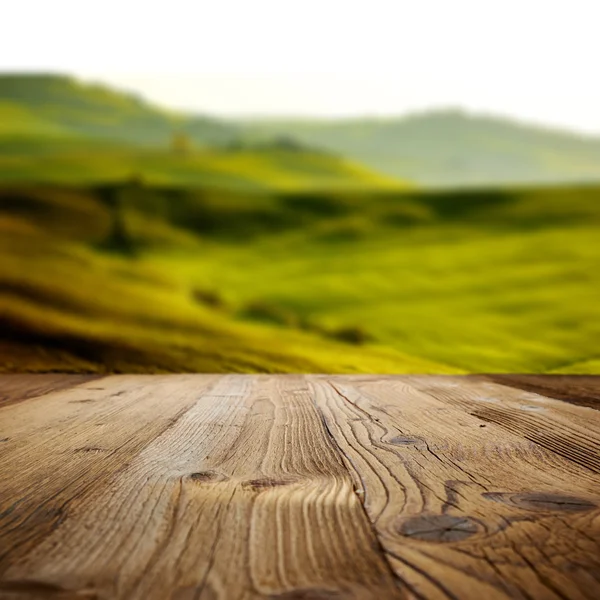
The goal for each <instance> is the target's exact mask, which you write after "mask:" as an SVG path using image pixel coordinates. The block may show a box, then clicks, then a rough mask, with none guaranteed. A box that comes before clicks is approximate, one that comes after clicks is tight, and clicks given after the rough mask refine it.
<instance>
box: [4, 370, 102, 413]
mask: <svg viewBox="0 0 600 600" xmlns="http://www.w3.org/2000/svg"><path fill="white" fill-rule="evenodd" d="M100 377H101V375H73V374H64V373H51V374H37V373H35V374H29V375H21V374H10V375H0V408H2V407H3V406H8V405H9V404H14V403H15V402H21V401H23V400H27V399H28V398H34V397H35V396H43V395H45V394H49V393H50V392H55V391H59V390H64V389H68V388H71V387H75V386H77V385H80V384H82V383H86V382H88V381H93V380H94V379H99V378H100Z"/></svg>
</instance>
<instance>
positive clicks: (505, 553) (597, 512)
mask: <svg viewBox="0 0 600 600" xmlns="http://www.w3.org/2000/svg"><path fill="white" fill-rule="evenodd" d="M457 381H459V382H461V383H458V384H457ZM408 382H410V385H409V383H408ZM463 382H464V379H460V378H456V379H455V380H454V381H452V380H450V379H446V380H445V384H443V385H442V384H441V383H440V381H439V380H436V381H432V380H430V379H428V378H419V377H414V378H410V377H409V378H402V377H375V376H372V377H362V376H361V377H360V378H353V377H325V376H322V377H313V378H311V383H312V385H313V387H314V390H315V395H316V402H317V405H318V407H319V409H320V410H321V411H322V413H323V416H324V419H325V423H326V425H327V428H328V430H329V432H330V434H331V436H332V437H333V438H334V440H335V442H336V443H337V445H338V447H339V448H340V450H341V451H342V452H343V454H344V456H345V457H346V464H347V467H348V469H349V470H350V471H351V472H353V474H354V478H355V485H356V486H357V487H359V488H360V490H362V492H359V493H362V494H363V498H364V504H365V509H366V511H367V513H368V515H369V517H370V519H371V521H372V522H373V524H374V526H375V527H376V529H377V531H378V534H379V537H380V540H381V543H382V546H383V548H384V550H385V551H386V553H387V555H388V557H389V558H390V561H391V564H392V566H393V568H394V569H395V571H396V573H397V574H398V575H399V576H400V577H401V579H402V580H403V581H405V582H406V583H407V584H408V585H409V586H410V588H411V590H412V592H413V594H414V595H415V596H416V597H422V598H432V599H437V598H461V599H462V598H466V599H470V598H474V599H479V598H481V597H486V598H490V599H495V598H523V599H533V598H535V599H537V598H548V599H557V600H559V599H562V600H564V599H565V598H577V599H583V598H588V599H590V600H591V599H593V598H597V597H598V596H599V595H600V509H599V506H600V476H599V475H598V474H597V473H596V472H595V471H594V470H590V469H589V465H588V464H586V461H582V460H579V461H574V462H571V461H570V460H569V459H568V458H565V457H563V456H562V455H561V454H560V453H559V454H557V453H555V452H553V451H551V450H549V449H547V448H545V447H542V446H540V445H539V444H538V443H535V442H534V441H531V440H529V439H525V437H524V436H523V435H521V433H522V431H521V430H520V429H519V427H517V426H515V427H514V428H513V430H512V431H510V430H509V428H506V427H504V426H503V425H501V424H497V423H496V422H495V421H494V420H488V421H485V422H484V421H482V420H481V419H480V418H479V417H477V416H474V415H473V414H470V413H471V412H472V411H471V410H470V409H471V404H470V403H471V402H473V401H474V400H473V399H472V398H470V397H467V398H464V397H463V396H462V392H463V388H462V383H463ZM435 383H437V387H436V389H437V392H436V393H435V394H433V395H432V393H433V392H432V387H435V386H434V384H435ZM419 386H421V387H422V389H421V390H419V389H417V388H418V387H419ZM440 386H441V387H444V386H445V387H444V394H445V395H444V396H443V397H442V396H441V394H440V393H439V389H438V388H439V387H440ZM497 387H498V388H500V387H503V386H497ZM430 392H432V393H430ZM488 392H489V390H488ZM488 395H489V393H488ZM467 396H468V394H467ZM490 404H494V406H496V404H495V403H493V402H490ZM498 404H499V405H500V406H502V402H501V401H500V402H498ZM569 408H570V409H577V407H569ZM506 409H507V410H512V409H511V408H510V407H507V408H506ZM581 410H583V411H585V410H586V409H581ZM546 411H547V412H548V413H551V414H552V418H548V417H547V422H550V423H553V422H554V421H556V422H559V421H562V420H564V421H567V419H566V418H564V415H559V414H554V412H553V411H554V408H553V407H549V408H547V409H546ZM522 412H527V411H522ZM590 412H594V411H590ZM527 414H528V413H527ZM594 414H598V413H594ZM553 420H554V421H553ZM566 425H568V423H566ZM570 426H571V427H572V430H571V431H575V430H577V432H578V433H577V435H575V433H569V434H568V436H570V437H572V438H573V442H574V443H575V444H576V445H577V444H584V445H585V447H586V448H587V449H588V451H589V450H590V449H593V448H594V447H595V446H594V444H595V441H594V440H595V433H586V434H585V436H584V437H585V440H584V441H583V442H582V441H581V435H580V434H581V433H582V432H581V431H580V430H579V424H576V425H572V424H571V425H570ZM526 429H527V431H529V430H530V429H531V426H530V425H527V427H526ZM554 433H555V431H554V428H553V429H552V434H554ZM581 447H583V446H581ZM588 462H590V464H593V461H588Z"/></svg>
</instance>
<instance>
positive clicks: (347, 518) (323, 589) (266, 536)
mask: <svg viewBox="0 0 600 600" xmlns="http://www.w3.org/2000/svg"><path fill="white" fill-rule="evenodd" d="M136 379H137V378H136ZM110 381H112V378H111V380H110ZM118 383H120V384H121V385H117V387H119V388H122V387H123V384H124V383H125V382H124V381H123V380H121V381H120V382H118ZM202 383H204V380H202V379H200V380H198V379H196V378H195V377H194V376H191V377H190V376H188V377H187V378H186V379H183V378H182V379H179V378H174V379H171V380H168V382H167V383H166V384H165V385H166V386H167V387H166V388H163V389H160V388H157V389H156V391H155V392H154V393H153V394H151V395H149V396H148V395H145V394H144V392H142V391H139V390H138V393H137V394H136V396H135V400H131V402H128V396H127V392H125V393H124V394H121V395H119V396H118V399H116V398H115V394H114V390H113V393H112V396H111V398H112V399H113V401H112V402H111V406H106V407H104V408H103V409H100V408H99V410H100V414H97V415H96V413H95V411H93V414H94V415H95V416H94V417H91V415H89V417H90V418H86V419H84V422H83V423H81V422H80V419H77V423H76V422H74V420H73V419H71V420H70V421H68V425H62V427H63V430H62V432H61V435H60V439H59V438H57V437H55V438H51V437H50V436H51V435H52V432H53V431H54V430H55V428H56V427H58V426H60V425H58V423H63V421H64V419H65V417H64V416H62V417H55V421H54V422H53V423H54V425H53V426H51V427H49V429H48V434H47V435H48V439H45V440H43V441H42V440H40V441H37V440H36V445H35V449H34V450H33V451H34V452H35V453H39V452H41V451H42V446H45V447H48V446H52V445H53V444H60V440H64V444H65V445H68V447H69V448H70V449H72V452H71V457H70V459H69V460H68V461H65V464H62V465H61V466H62V468H67V465H66V463H67V462H69V463H70V462H73V463H74V464H75V465H76V466H75V467H73V466H71V467H70V469H77V471H76V472H69V473H68V474H64V475H61V477H60V478H59V479H60V482H54V481H52V483H51V484H50V483H49V484H48V489H46V485H44V487H43V488H42V489H41V490H40V489H39V487H38V489H37V493H36V495H35V496H36V498H37V499H38V501H40V500H42V498H43V500H42V502H43V503H44V504H45V505H48V503H50V505H51V506H53V507H54V506H56V505H57V503H58V505H59V507H60V508H59V514H58V516H56V517H55V518H53V519H52V527H49V526H46V527H43V526H42V523H40V522H39V519H37V520H34V522H33V523H31V519H30V520H29V521H28V520H27V518H26V517H25V516H20V520H19V521H17V522H15V518H14V517H13V518H11V515H10V514H9V515H8V516H7V517H4V519H3V524H6V525H5V527H4V528H3V529H4V531H5V532H6V534H8V535H11V534H12V535H13V538H12V540H10V548H11V551H10V552H9V555H8V556H7V557H6V558H7V562H5V563H4V572H3V575H2V576H3V579H4V584H3V585H4V586H5V589H6V590H9V589H11V590H14V589H15V586H18V585H21V586H24V585H25V586H26V585H40V582H41V583H42V584H43V585H46V586H53V589H58V590H62V591H64V592H65V593H72V594H80V595H81V594H83V595H85V594H88V595H90V597H98V598H161V599H162V598H171V597H172V598H196V597H198V598H215V597H216V598H251V597H269V598H282V599H284V598H290V599H291V598H338V597H343V598H366V597H373V596H372V595H373V594H378V597H386V598H387V597H389V598H394V597H401V596H402V592H401V589H400V588H399V587H398V585H397V581H396V579H395V577H394V575H393V573H392V571H391V570H390V568H389V565H388V564H387V563H386V561H385V559H384V558H383V557H382V555H381V553H380V552H379V551H378V544H377V540H376V537H375V535H374V533H373V531H372V530H371V527H370V524H369V522H368V520H367V518H366V516H365V514H364V512H363V509H362V505H361V503H360V500H359V498H358V497H357V496H356V495H355V494H354V492H353V486H352V480H351V478H350V476H349V474H348V473H347V471H346V470H345V468H344V466H343V463H342V461H341V460H340V458H339V456H338V455H337V454H336V451H335V449H334V447H333V446H332V445H331V444H330V443H329V440H328V437H327V433H326V431H325V429H324V427H323V424H322V422H321V420H320V417H319V415H318V413H317V411H316V409H315V406H314V404H313V402H312V399H311V397H310V395H309V393H308V388H307V385H306V383H305V382H303V380H302V379H298V378H289V377H282V378H261V377H248V376H229V377H223V378H219V379H218V381H217V382H216V383H215V384H214V386H213V387H212V388H211V389H210V390H209V391H204V392H202V390H201V387H202ZM169 385H170V386H172V387H171V388H169V387H168V386H169ZM123 389H126V386H125V388H123ZM120 391H123V390H120ZM199 392H202V393H199ZM78 398H80V396H77V397H76V396H75V395H73V394H72V395H71V396H70V398H69V399H68V400H66V401H67V402H73V401H75V400H77V399H78ZM81 399H83V398H81ZM51 400H52V399H51ZM136 400H137V401H136ZM54 401H55V403H57V399H56V398H55V399H54ZM138 401H139V402H138ZM159 401H162V402H163V406H164V409H165V413H166V414H165V416H164V417H163V419H167V422H169V423H170V425H169V426H168V427H164V426H159V425H158V424H156V423H155V419H156V418H157V413H158V411H160V402H159ZM130 404H131V408H130V409H129V411H130V413H128V414H125V410H127V409H126V408H125V407H126V406H130ZM79 406H80V407H84V408H80V409H79V410H80V411H91V410H92V409H91V406H92V403H86V404H82V405H79ZM145 406H146V407H147V408H148V411H149V414H145V415H143V414H142V412H141V411H142V409H143V407H145ZM17 407H23V405H18V406H17ZM17 407H15V408H17ZM153 409H154V414H151V413H152V411H153ZM182 409H183V410H182ZM138 410H139V411H140V412H139V414H132V413H133V412H134V411H138ZM111 415H112V418H111ZM173 415H174V420H172V419H173ZM140 418H146V422H145V423H144V424H142V423H139V422H137V421H138V420H139V419H140ZM98 420H101V421H102V422H103V423H105V424H108V423H107V421H110V424H113V425H114V426H115V427H117V425H119V424H123V425H124V429H123V431H120V430H121V426H120V425H119V431H120V433H118V434H115V433H111V434H109V435H110V438H108V439H107V438H106V437H105V434H107V433H108V431H109V429H107V430H105V433H103V434H98V437H93V438H91V439H90V437H89V436H90V435H92V432H93V431H94V429H93V428H94V426H95V425H96V424H97V421H98ZM132 422H137V423H136V425H135V426H133V425H129V424H130V423H132ZM16 426H17V423H16V422H15V427H16ZM149 428H153V429H154V431H153V433H152V435H150V436H149V438H148V443H147V444H146V445H143V444H140V443H137V444H135V445H134V444H133V443H131V442H128V441H126V440H124V439H119V440H117V439H114V436H116V435H118V436H119V437H120V438H124V437H129V436H131V435H133V431H132V429H133V430H135V431H142V430H143V431H148V429H149ZM33 429H34V430H35V431H38V429H37V428H35V427H34V428H33ZM44 431H45V430H44ZM24 433H25V432H23V431H19V435H23V434H24ZM83 444H85V445H83ZM134 447H135V449H136V452H132V449H133V448H134ZM81 448H85V450H83V451H81V452H78V451H77V450H78V449H81ZM27 450H28V453H30V452H31V451H32V448H31V446H28V448H27ZM64 450H65V449H64V448H62V447H59V448H58V449H57V451H56V455H55V456H56V457H57V458H58V461H59V462H62V457H64V456H65V454H64ZM115 451H116V452H115ZM15 452H16V451H15ZM121 453H122V454H121ZM74 454H75V455H76V459H75V460H73V455H74ZM119 454H121V456H120V457H119V458H117V455H119ZM38 455H39V454H38ZM82 457H83V458H82ZM109 457H111V458H109ZM19 458H22V457H19ZM85 459H87V464H86V465H85V471H86V473H90V472H93V474H92V475H90V480H89V481H88V479H86V477H85V475H84V474H82V473H81V469H80V468H79V467H80V465H79V462H80V461H81V460H85ZM106 459H108V460H110V461H111V464H110V466H107V465H106V463H105V460H106ZM46 462H47V463H50V464H46V467H45V468H46V469H48V468H49V467H50V468H52V469H53V470H54V469H55V468H56V466H57V460H50V461H46ZM113 466H114V468H111V467H113ZM119 466H120V468H119ZM32 468H33V467H32ZM41 468H43V467H40V469H41ZM11 470H12V469H11ZM7 471H8V469H7ZM6 475H7V477H6V479H5V480H3V484H2V485H3V486H5V485H6V486H8V487H7V488H6V489H9V490H10V493H9V496H10V497H12V498H16V501H15V503H16V504H18V505H19V512H20V513H22V512H23V510H24V509H23V508H21V507H22V505H23V499H24V498H25V499H26V498H29V497H32V496H33V494H31V495H30V496H24V495H23V492H22V490H23V489H24V488H25V489H26V490H27V491H29V490H30V489H31V488H27V487H26V482H27V481H36V482H37V483H38V486H39V483H40V478H39V476H38V477H35V476H34V477H31V474H30V473H29V472H28V471H26V472H25V473H24V474H22V475H21V476H20V477H15V478H12V477H11V476H10V472H7V473H6ZM82 478H83V479H84V480H85V483H79V482H80V481H81V479H82ZM72 480H76V481H77V482H78V483H77V484H76V487H75V486H74V485H72V486H71V487H69V484H68V483H67V481H72ZM4 481H5V482H6V483H4ZM44 483H46V482H44ZM58 496H60V499H59V500H57V497H58ZM26 504H27V503H26ZM32 510H34V511H35V510H36V509H34V507H31V508H30V511H32ZM38 510H39V509H38ZM46 512H47V510H45V511H44V514H46ZM15 525H16V527H15ZM28 525H33V526H30V527H27V526H28ZM25 531H26V535H25V536H24V535H23V534H24V533H25ZM32 536H34V537H35V543H34V544H33V543H31V537H32ZM23 537H26V540H25V541H23ZM16 558H18V560H16ZM32 582H33V583H32ZM7 586H8V587H7ZM11 586H12V587H11ZM1 589H2V586H1V585H0V590H1ZM73 597H78V596H75V595H74V596H73Z"/></svg>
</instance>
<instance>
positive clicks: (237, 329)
mask: <svg viewBox="0 0 600 600" xmlns="http://www.w3.org/2000/svg"><path fill="white" fill-rule="evenodd" d="M599 226H600V188H597V187H587V188H586V187H579V188H575V187H564V188H555V189H544V188H537V189H527V188H523V189H516V188H515V189H511V190H508V189H505V190H503V191H494V190H478V191H473V192H453V193H450V192H428V193H425V192H418V191H405V192H402V193H400V192H396V191H391V192H385V193H384V192H381V191H379V192H374V191H371V192H367V191H359V190H357V191H354V192H349V191H341V190H340V191H338V192H333V191H321V192H319V193H317V192H314V191H313V192H310V193H309V192H282V191H278V192H272V191H270V192H269V191H264V190H261V191H256V192H253V193H250V192H248V191H235V190H229V191H228V192H224V191H222V190H218V189H212V190H211V189H210V188H199V189H194V188H185V187H170V186H144V185H140V183H139V182H137V183H136V182H135V181H132V182H130V183H129V184H128V185H126V186H123V185H119V186H110V185H103V186H97V187H93V188H90V187H80V186H78V187H65V186H57V187H50V186H43V187H40V186H29V187H6V188H4V189H3V190H2V191H1V192H0V251H1V252H2V256H3V260H2V261H1V262H0V320H1V323H0V331H2V334H1V335H0V365H2V369H3V370H5V371H17V370H33V371H36V370H37V371H40V370H57V369H58V370H73V371H96V370H100V371H103V370H107V369H108V370H114V371H182V370H183V371H243V372H256V371H258V372H264V371H271V372H273V371H277V372H290V371H294V372H297V371H304V372H396V373H401V372H454V373H459V372H473V371H479V372H480V371H492V372H503V371H510V372H515V371H516V372H561V371H565V372H581V373H590V372H598V369H600V356H599V355H598V346H597V340H598V335H599V334H600V301H599V300H600V298H599V295H598V293H599V292H598V291H599V290H600V275H599V273H600V270H599V269H598V264H599V260H600V244H599V243H598V239H599V238H598V229H599Z"/></svg>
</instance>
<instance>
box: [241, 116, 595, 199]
mask: <svg viewBox="0 0 600 600" xmlns="http://www.w3.org/2000/svg"><path fill="white" fill-rule="evenodd" d="M243 126H244V130H245V132H246V135H247V136H249V137H250V138H251V139H263V138H269V137H271V136H276V135H282V134H285V135H290V136H292V137H294V138H295V139H297V140H298V141H300V142H301V143H305V144H310V145H313V146H317V147H321V148H323V149H326V150H329V151H332V152H337V153H340V154H342V155H344V156H348V157H349V158H352V159H353V160H357V161H359V162H361V163H362V164H364V165H367V166H369V167H371V168H373V169H376V170H377V171H379V172H381V173H387V174H388V175H390V176H393V177H399V178H403V179H407V180H410V181H413V182H415V183H417V184H418V185H420V186H423V187H438V188H439V187H461V186H476V187H477V186H482V185H507V184H522V183H527V184H534V185H535V184H540V183H561V182H582V181H600V139H598V138H592V137H581V136H578V135H575V134H573V133H569V132H564V131H553V130H550V129H543V128H540V127H534V126H529V125H526V124H523V123H517V122H514V121H511V120H508V119H502V118H497V117H490V116H482V115H473V114H468V113H465V112H463V111H458V110H446V111H432V112H425V113H421V114H414V115H409V116H406V117H401V118H387V119H347V120H335V121H325V120H312V121H311V120H295V121H294V120H283V121H278V120H276V119H271V120H263V121H253V122H246V123H243Z"/></svg>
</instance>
